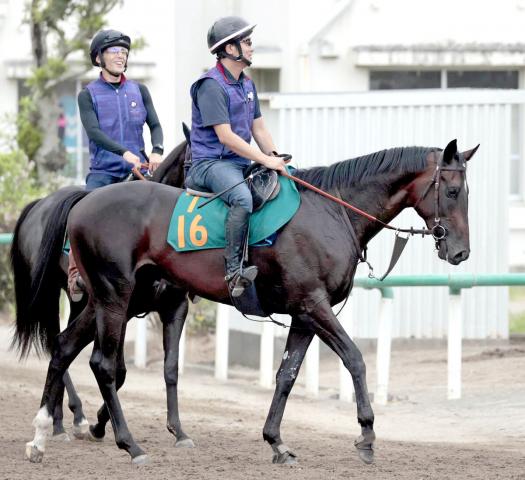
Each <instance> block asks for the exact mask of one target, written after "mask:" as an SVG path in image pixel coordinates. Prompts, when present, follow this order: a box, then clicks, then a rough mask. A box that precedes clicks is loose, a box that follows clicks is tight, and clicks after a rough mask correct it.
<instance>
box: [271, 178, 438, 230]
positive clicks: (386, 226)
mask: <svg viewBox="0 0 525 480" xmlns="http://www.w3.org/2000/svg"><path fill="white" fill-rule="evenodd" d="M279 174H281V175H282V176H283V177H286V178H289V179H290V180H293V181H294V182H297V183H299V184H300V185H303V186H304V187H306V188H308V189H310V190H312V191H314V192H316V193H318V194H319V195H322V196H323V197H326V198H328V199H330V200H332V201H333V202H335V203H338V204H339V205H342V206H343V207H345V208H349V209H350V210H353V211H354V212H356V213H358V214H359V215H362V216H363V217H366V218H368V219H369V220H372V221H374V222H377V223H379V224H381V225H383V227H384V228H388V229H389V230H395V231H396V232H404V233H409V234H411V235H414V234H416V233H420V234H422V235H431V234H432V231H431V230H427V229H415V228H412V227H410V228H396V227H392V226H391V225H388V223H385V222H383V221H382V220H379V218H376V217H374V216H373V215H370V214H369V213H366V212H365V211H363V210H361V209H360V208H357V207H354V206H353V205H350V204H349V203H347V202H345V201H344V200H341V199H340V198H337V197H334V196H333V195H330V194H329V193H327V192H325V191H323V190H321V189H320V188H317V187H314V186H313V185H312V184H310V183H308V182H305V181H304V180H301V179H300V178H297V177H294V176H293V175H290V174H289V173H286V172H283V171H279Z"/></svg>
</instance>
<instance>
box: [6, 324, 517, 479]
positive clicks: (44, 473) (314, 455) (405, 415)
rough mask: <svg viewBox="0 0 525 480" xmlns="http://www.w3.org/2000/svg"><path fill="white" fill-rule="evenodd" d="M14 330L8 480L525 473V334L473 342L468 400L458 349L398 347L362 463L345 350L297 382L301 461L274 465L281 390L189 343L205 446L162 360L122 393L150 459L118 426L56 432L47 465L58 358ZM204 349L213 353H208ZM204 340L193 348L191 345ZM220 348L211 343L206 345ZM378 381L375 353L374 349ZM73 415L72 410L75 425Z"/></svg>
mask: <svg viewBox="0 0 525 480" xmlns="http://www.w3.org/2000/svg"><path fill="white" fill-rule="evenodd" d="M9 339H10V333H9V330H8V329H7V327H5V326H0V419H1V422H2V427H1V428H0V452H1V456H0V479H28V480H30V479H37V478H38V479H42V478H53V479H68V480H70V479H84V478H86V479H87V478H97V479H106V478H108V479H112V480H118V479H126V480H129V479H134V478H141V479H144V478H146V479H149V478H151V479H168V478H169V479H175V478H183V479H186V478H195V479H216V478H224V479H243V480H244V479H251V478H287V479H321V478H322V479H332V478H364V479H365V478H366V479H398V478H399V479H400V478H403V479H406V480H412V479H463V478H465V479H484V480H487V479H523V480H525V371H524V369H525V344H516V345H506V346H500V347H498V348H496V347H494V346H492V347H490V346H484V347H482V346H477V347H476V346H468V347H465V348H464V352H463V358H464V363H463V398H462V399H461V400H457V401H447V400H446V375H447V373H446V348H433V349H427V350H423V349H404V350H396V351H394V352H393V357H392V374H391V389H390V391H391V393H392V394H393V398H394V400H393V401H392V402H390V403H389V405H387V406H377V405H376V406H374V410H375V415H376V434H377V437H378V440H377V443H376V460H375V463H374V464H373V465H365V464H363V463H362V462H361V461H360V460H359V459H358V457H357V455H356V453H355V450H354V447H353V441H354V438H355V437H356V436H357V435H358V434H359V431H360V430H359V426H358V424H357V421H356V412H355V410H356V409H355V404H345V403H342V402H339V401H338V400H336V398H335V397H336V393H337V390H336V385H337V378H338V375H337V365H338V364H337V360H336V359H335V358H328V359H326V360H325V361H324V362H323V365H322V370H321V377H320V381H321V391H320V395H319V398H317V399H312V398H308V397H306V396H305V394H304V389H303V386H302V385H301V377H300V378H299V380H298V384H297V385H296V387H295V389H294V392H293V393H292V395H291V396H290V399H289V402H288V406H287V410H286V412H285V416H284V420H283V425H282V435H283V439H284V441H285V442H286V443H287V444H288V445H289V446H290V447H291V448H292V449H293V450H294V451H295V453H296V454H297V456H298V460H299V462H298V464H297V465H294V466H277V465H272V464H271V449H270V447H269V446H268V445H267V444H265V443H264V441H263V440H262V434H261V432H262V427H263V424H264V420H265V417H266V413H267V410H268V408H269V405H270V402H271V397H272V391H269V390H263V389H261V388H259V387H258V386H257V372H255V371H252V370H248V369H235V370H233V371H232V375H231V376H232V380H231V381H229V382H227V383H223V382H218V381H216V380H215V379H214V378H213V374H212V370H211V368H210V365H209V364H208V363H207V362H206V355H202V350H207V351H209V350H210V349H209V342H208V344H206V342H205V341H204V342H203V341H198V340H197V341H193V343H191V344H190V345H188V348H187V351H188V356H189V358H188V360H189V362H191V361H192V358H193V360H198V361H199V363H196V362H195V361H194V363H193V364H190V365H189V366H187V368H186V371H185V373H184V375H183V376H182V377H181V380H180V395H181V403H180V409H181V417H182V421H183V425H184V428H185V430H186V432H187V433H188V434H189V435H190V436H191V437H192V438H193V440H194V441H195V444H196V448H194V449H176V448H174V443H175V442H174V439H173V437H172V436H171V435H170V434H169V432H168V431H167V430H166V429H165V427H164V424H165V392H164V385H163V376H162V363H161V362H154V363H152V364H151V365H150V366H148V368H147V369H145V370H137V369H135V368H133V367H131V366H130V367H129V370H128V376H127V381H126V385H125V386H124V387H123V389H122V390H121V395H120V398H121V401H122V405H123V408H124V412H125V414H126V416H127V420H128V424H129V426H130V429H131V431H132V433H133V434H134V436H135V439H136V440H137V441H138V442H139V444H140V445H141V446H142V447H143V448H144V449H145V450H146V452H147V453H148V455H149V458H150V463H149V464H148V465H146V466H142V467H136V466H133V465H131V463H130V460H129V457H128V455H127V454H126V453H125V452H123V451H120V450H118V448H117V447H116V445H115V443H114V441H113V436H112V432H111V429H110V428H108V435H107V436H106V440H105V441H104V442H103V443H100V444H94V443H89V442H85V441H78V440H73V441H70V442H63V441H58V440H51V441H50V442H49V443H48V448H47V450H46V456H45V457H44V461H43V463H42V464H30V463H29V462H27V461H26V460H25V459H24V445H25V443H26V442H27V441H29V440H31V439H32V438H33V433H34V432H33V428H32V426H31V421H32V419H33V417H34V415H35V414H36V412H37V410H38V406H39V402H40V396H41V392H42V387H43V383H44V377H45V370H46V362H45V361H43V360H38V359H37V358H36V357H30V358H29V359H28V360H27V361H25V362H23V363H18V361H17V359H16V357H15V355H14V353H13V352H9V351H8V349H7V346H8V342H9ZM199 349H200V350H201V355H197V353H198V351H199ZM192 352H193V353H192ZM208 356H209V355H208ZM88 358H89V351H87V350H86V351H85V352H83V353H82V354H81V356H80V357H79V359H78V360H77V361H76V363H75V364H74V365H73V366H72V368H71V376H72V378H73V381H74V382H75V384H76V386H77V389H78V391H79V394H80V395H81V397H82V399H83V402H84V408H85V411H86V414H87V416H88V418H89V419H94V418H95V412H96V410H97V408H98V406H99V404H100V395H99V392H98V390H97V387H96V384H95V382H94V379H93V376H92V374H91V371H90V369H89V366H88ZM365 358H366V361H367V365H368V378H369V388H370V390H371V391H373V390H374V377H375V371H374V364H375V358H374V355H372V354H371V355H366V356H365ZM71 421H72V418H71V415H70V413H69V412H68V411H67V412H66V414H65V424H66V428H67V429H70V425H71Z"/></svg>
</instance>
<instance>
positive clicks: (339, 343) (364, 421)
mask: <svg viewBox="0 0 525 480" xmlns="http://www.w3.org/2000/svg"><path fill="white" fill-rule="evenodd" d="M310 317H311V318H312V320H313V326H314V328H315V333H316V334H317V335H318V336H319V338H320V339H321V340H322V341H323V342H324V343H326V345H328V346H329V347H330V348H331V349H332V350H333V351H334V352H335V353H336V354H337V355H338V356H339V358H340V359H341V361H342V362H343V365H344V366H345V367H346V369H347V370H348V371H349V372H350V374H351V375H352V381H353V384H354V391H355V397H356V404H357V421H358V422H359V424H360V425H361V435H360V436H359V437H358V438H357V439H356V441H355V442H354V445H355V447H356V448H357V451H358V453H359V457H360V458H361V460H363V462H365V463H372V462H373V460H374V449H373V446H374V441H375V438H376V436H375V433H374V412H373V410H372V406H371V404H370V398H369V395H368V388H367V385H366V366H365V362H364V360H363V355H362V354H361V352H360V351H359V349H358V348H357V345H356V344H355V343H354V342H353V341H352V339H351V338H350V337H349V336H348V334H347V333H346V331H345V329H344V328H343V327H342V325H341V324H340V323H339V320H337V317H336V316H335V315H334V313H333V311H332V308H331V307H330V304H329V303H328V302H321V303H319V304H317V306H316V308H315V310H314V311H312V312H311V313H310Z"/></svg>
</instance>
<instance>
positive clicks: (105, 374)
mask: <svg viewBox="0 0 525 480" xmlns="http://www.w3.org/2000/svg"><path fill="white" fill-rule="evenodd" d="M89 366H90V367H91V370H92V371H93V373H94V374H95V376H96V377H97V380H98V382H99V383H103V384H105V385H109V384H112V383H113V382H114V381H115V376H116V369H115V366H114V365H112V362H111V361H110V360H109V359H108V358H106V357H103V356H102V355H92V356H91V359H90V360H89Z"/></svg>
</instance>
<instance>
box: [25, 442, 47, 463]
mask: <svg viewBox="0 0 525 480" xmlns="http://www.w3.org/2000/svg"><path fill="white" fill-rule="evenodd" d="M26 458H27V459H28V460H29V461H30V462H31V463H42V459H43V458H44V452H43V451H42V450H39V449H38V448H37V447H36V445H33V442H29V443H26Z"/></svg>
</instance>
